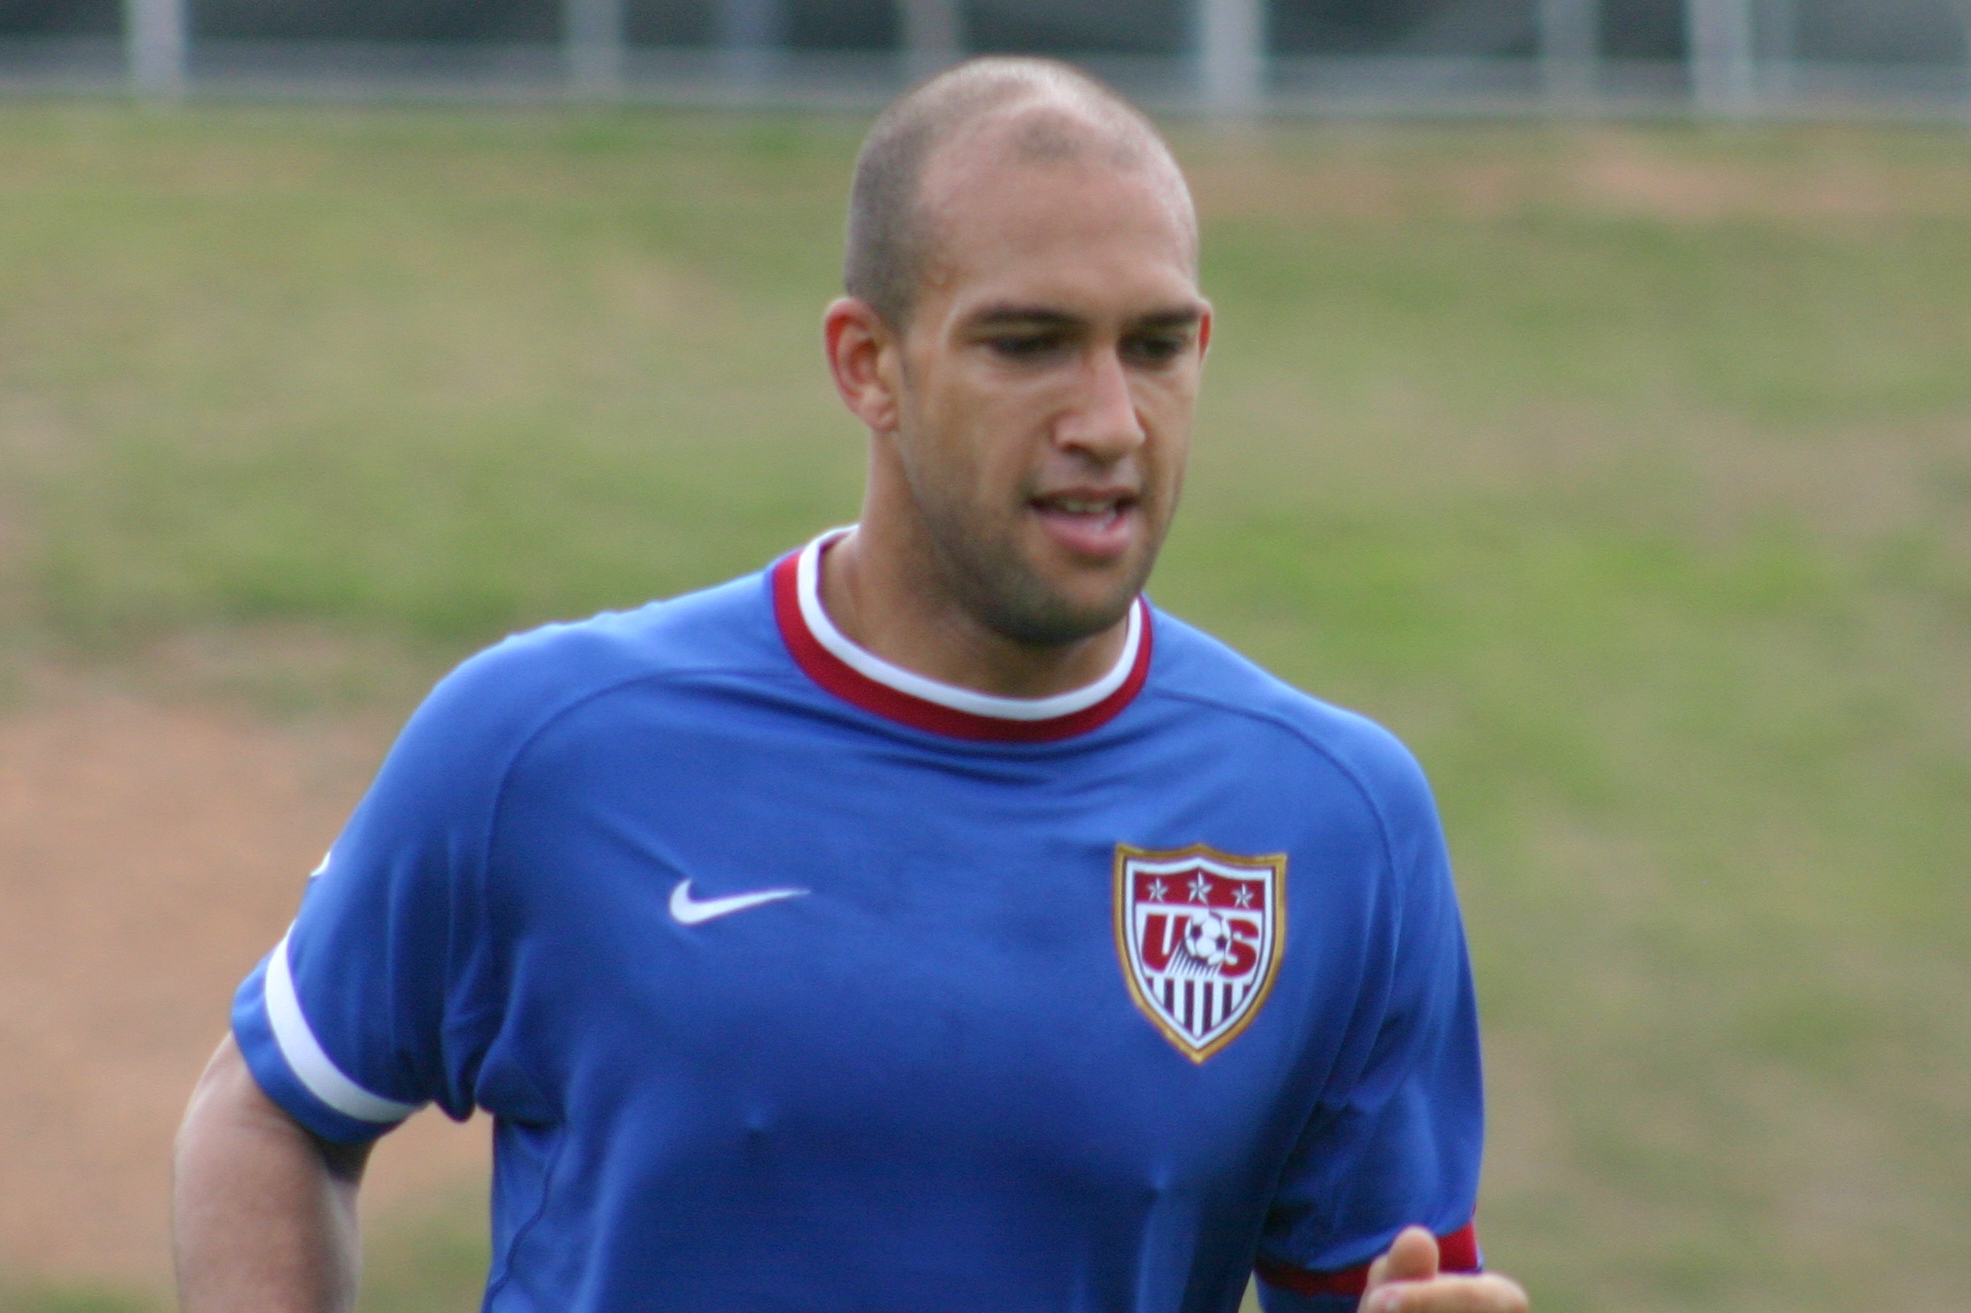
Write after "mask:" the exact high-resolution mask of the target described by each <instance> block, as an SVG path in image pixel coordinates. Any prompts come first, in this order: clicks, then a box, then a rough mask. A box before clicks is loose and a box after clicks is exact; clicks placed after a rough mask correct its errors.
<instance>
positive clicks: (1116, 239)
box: [879, 142, 1210, 644]
mask: <svg viewBox="0 0 1971 1313" xmlns="http://www.w3.org/2000/svg"><path fill="white" fill-rule="evenodd" d="M923 186H924V190H923V193H922V198H923V203H924V205H925V207H926V218H927V222H928V223H929V225H930V227H929V231H930V233H931V235H932V249H933V254H932V256H931V258H930V259H929V260H928V261H927V269H926V274H925V279H924V284H923V286H922V288H921V290H920V293H919V296H918V299H917V301H916V303H915V304H914V306H913V309H912V315H911V319H910V323H909V326H908V328H907V330H906V331H905V333H904V335H903V337H902V339H901V342H900V344H899V357H900V374H901V378H900V383H899V386H898V389H897V406H896V423H895V428H894V431H893V432H891V433H889V434H886V435H879V439H880V440H881V441H887V443H888V453H887V454H888V455H889V457H890V458H892V459H894V460H895V462H896V464H897V466H898V469H899V473H900V474H901V481H902V483H903V484H904V485H906V486H907V488H908V492H909V500H910V502H911V506H910V508H909V510H910V512H911V513H913V514H914V515H915V516H916V517H917V519H918V520H919V522H920V524H921V528H922V530H923V533H924V535H925V536H926V537H927V538H928V540H929V542H930V544H931V547H932V549H933V554H934V555H935V557H936V558H937V559H936V562H935V564H936V566H937V570H938V573H939V575H940V579H939V582H940V583H941V584H942V585H943V586H945V587H947V588H949V589H950V590H951V591H952V592H953V593H954V594H955V595H956V597H957V600H958V601H959V602H960V603H961V604H962V605H963V606H964V607H965V608H966V610H967V611H969V612H970V613H971V614H972V615H973V616H974V617H975V618H976V619H978V620H979V621H981V622H983V623H984V624H986V625H987V626H988V627H989V628H991V629H992V630H994V631H995V632H997V633H1000V634H1002V635H1004V636H1006V637H1009V638H1013V639H1015V640H1018V641H1021V642H1024V643H1031V644H1060V643H1068V642H1073V641H1075V640H1078V639H1081V638H1085V637H1087V636H1089V635H1091V634H1095V633H1098V632H1101V631H1103V630H1106V629H1108V628H1110V627H1112V626H1113V625H1115V624H1116V623H1117V622H1118V621H1119V620H1121V619H1122V618H1123V617H1124V616H1125V615H1126V614H1127V611H1128V607H1129V605H1130V602H1131V600H1132V599H1133V598H1134V597H1135V596H1136V594H1137V592H1138V591H1139V590H1140V589H1141V588H1142V586H1143V583H1144V581H1145V580H1146V579H1147V578H1148V576H1149V573H1150V567H1151V565H1152V564H1153V563H1154V562H1155V559H1156V554H1157V550H1158V548H1159V547H1160V546H1161V545H1162V543H1163V539H1164V534H1165V532H1166V531H1167V529H1168V528H1169V525H1170V519H1171V515H1172V513H1173V512H1174V511H1175V510H1176V507H1177V496H1178V490H1179V487H1180V485H1181V483H1182V480H1183V472H1184V461H1185V457H1186V454H1187V452H1188V450H1189V445H1190V437H1191V420H1192V412H1193V408H1194V406H1195V403H1196V398H1197V391H1198V383H1199V378H1200V371H1201V366H1202V360H1203V352H1204V344H1205V340H1206V336H1207V334H1208V331H1209V322H1210V321H1209V313H1210V312H1209V307H1208V306H1207V305H1206V303H1205V302H1204V300H1203V299H1202V298H1201V297H1200V296H1199V294H1198V289H1197V281H1196V277H1195V274H1194V271H1193V241H1192V234H1191V229H1190V227H1189V223H1188V217H1187V214H1188V212H1187V210H1186V209H1185V208H1183V206H1184V205H1185V204H1186V202H1184V201H1183V200H1182V199H1181V192H1176V191H1174V190H1173V189H1174V188H1178V187H1181V182H1179V181H1178V180H1177V179H1176V178H1175V177H1174V176H1172V177H1168V178H1166V177H1165V176H1164V175H1163V174H1161V173H1160V172H1158V171H1156V170H1154V169H1151V168H1139V169H1118V168H1116V167H1115V166H1113V165H1112V164H1110V163H1108V162H1107V161H1105V160H1103V159H1101V158H1099V157H1095V158H1079V159H1076V158H1070V159H1065V160H1064V159H1058V158H1057V159H1050V160H1047V161H1044V162H1038V163H1036V162H1030V161H1022V160H1020V159H1018V158H1015V157H1009V156H1008V155H1007V154H1006V153H1005V152H1004V151H994V150H992V149H991V145H990V143H989V142H986V143H974V144H972V145H970V146H968V145H967V144H965V143H963V142H961V143H958V144H955V145H953V146H951V147H948V148H947V149H946V150H944V151H942V152H940V154H939V155H938V156H937V157H935V158H934V159H933V160H932V161H931V164H930V167H929V168H928V169H927V170H926V176H925V179H924V184H923Z"/></svg>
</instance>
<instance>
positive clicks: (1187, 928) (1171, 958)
mask: <svg viewBox="0 0 1971 1313" xmlns="http://www.w3.org/2000/svg"><path fill="white" fill-rule="evenodd" d="M1286 893H1287V858H1286V854H1284V853H1275V854H1272V855H1270V856H1266V857H1235V856H1233V855H1232V854H1230V853H1221V852H1219V851H1218V850H1217V849H1215V848H1207V847H1206V846H1205V845H1203V844H1193V845H1192V846H1190V847H1189V848H1177V849H1172V850H1169V851H1165V852H1152V851H1148V850H1146V849H1142V848H1131V847H1130V846H1129V845H1128V844H1117V845H1116V948H1117V950H1118V951H1119V952H1120V953H1121V955H1122V973H1123V976H1124V977H1125V978H1126V979H1127V980H1128V981H1129V992H1130V994H1131V996H1133V997H1134V998H1135V1000H1136V1006H1137V1007H1139V1008H1141V1009H1143V1014H1144V1015H1145V1016H1147V1017H1148V1018H1149V1019H1150V1020H1151V1021H1152V1022H1154V1023H1155V1024H1156V1027H1157V1029H1158V1030H1161V1031H1162V1032H1163V1033H1164V1038H1166V1039H1168V1040H1169V1041H1170V1042H1171V1043H1172V1044H1175V1045H1176V1046H1177V1048H1178V1049H1179V1051H1181V1052H1182V1053H1183V1054H1184V1056H1186V1057H1188V1058H1189V1059H1191V1061H1193V1062H1203V1061H1204V1060H1205V1059H1206V1058H1208V1057H1210V1056H1211V1055H1212V1054H1214V1053H1216V1052H1218V1051H1219V1050H1220V1049H1222V1048H1224V1047H1225V1046H1226V1045H1227V1044H1230V1043H1231V1042H1232V1041H1233V1040H1235V1039H1237V1038H1238V1037H1239V1033H1240V1032H1241V1031H1243V1030H1244V1029H1245V1028H1246V1027H1247V1026H1249V1025H1251V1024H1252V1019H1253V1018H1254V1017H1255V1016H1257V1015H1258V1014H1259V1009H1260V1007H1261V1006H1262V1005H1264V1004H1265V1002H1266V995H1267V993H1268V992H1269V991H1270V990H1271V989H1272V988H1273V977H1274V975H1275V974H1277V973H1278V971H1279V969H1280V954H1281V952H1282V951H1283V950H1284V949H1285V947H1286V942H1287V907H1286Z"/></svg>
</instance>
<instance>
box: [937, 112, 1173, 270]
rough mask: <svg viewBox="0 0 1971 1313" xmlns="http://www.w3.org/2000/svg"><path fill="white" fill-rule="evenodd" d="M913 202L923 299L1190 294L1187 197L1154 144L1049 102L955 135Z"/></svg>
mask: <svg viewBox="0 0 1971 1313" xmlns="http://www.w3.org/2000/svg"><path fill="white" fill-rule="evenodd" d="M918 207H919V210H918V213H919V221H920V222H921V223H922V224H923V235H924V238H925V248H926V249H925V252H924V257H925V258H924V260H923V264H922V268H923V273H924V279H925V287H924V288H923V289H922V290H923V291H924V292H925V293H926V294H928V295H932V296H936V295H937V294H939V293H945V294H949V295H956V294H959V293H962V292H963V291H964V290H966V289H968V288H979V286H980V285H981V284H986V285H990V287H991V290H992V292H993V293H994V294H1012V295H1026V296H1041V297H1043V298H1046V297H1050V296H1073V295H1075V294H1077V293H1083V294H1086V293H1095V292H1102V291H1106V292H1108V293H1110V294H1111V295H1112V296H1113V295H1120V294H1125V293H1141V294H1144V295H1158V296H1162V297H1170V296H1174V295H1184V294H1188V295H1195V291H1196V229H1195V221H1194V220H1193V218H1192V216H1191V209H1190V199H1189V195H1188V193H1187V192H1186V191H1185V188H1184V182H1183V178H1182V176H1181V175H1180V174H1178V173H1177V170H1176V168H1175V166H1174V165H1173V164H1171V163H1170V161H1169V158H1168V156H1167V155H1165V154H1164V153H1163V152H1162V150H1161V147H1160V144H1159V143H1156V142H1155V141H1154V139H1149V140H1147V141H1146V140H1142V139H1134V140H1132V139H1131V137H1129V136H1128V135H1123V134H1118V133H1115V132H1112V131H1104V130H1103V129H1102V127H1101V126H1099V125H1091V124H1089V123H1087V122H1086V121H1084V120H1082V119H1080V118H1079V117H1078V116H1076V115H1074V114H1072V113H1067V112H1063V111H1061V110H1060V109H1059V108H1058V107H1055V106H1045V105H1043V106H1036V107H1032V108H1031V109H1028V110H1026V111H1022V112H1015V113H1012V114H1008V115H1004V116H1000V117H997V118H995V119H993V120H990V121H988V122H986V123H984V124H981V125H980V126H978V127H976V128H973V129H969V130H967V131H965V132H963V133H961V134H959V135H957V136H955V137H954V138H953V139H952V140H951V141H950V142H948V143H947V144H946V145H945V146H944V147H943V148H942V149H940V150H939V151H937V152H936V153H935V154H934V155H933V156H932V158H931V159H930V160H929V161H927V167H926V169H925V172H924V177H923V180H922V184H921V187H920V190H919V193H918ZM980 290H983V289H980Z"/></svg>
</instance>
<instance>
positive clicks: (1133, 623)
mask: <svg viewBox="0 0 1971 1313" xmlns="http://www.w3.org/2000/svg"><path fill="white" fill-rule="evenodd" d="M854 528H855V526H854V525H848V526H846V527H844V528H840V529H830V530H828V531H827V532H826V533H824V534H822V535H821V536H820V537H818V538H816V539H815V540H814V541H813V542H811V543H809V544H808V545H807V546H806V547H803V548H802V549H801V558H800V561H799V562H798V563H797V568H796V573H795V591H796V594H797V596H798V597H799V599H800V603H801V621H802V623H803V624H805V625H806V626H807V628H808V632H809V633H810V634H812V635H814V639H815V641H816V642H817V643H820V644H821V646H822V647H823V648H824V649H825V650H826V651H827V652H828V654H829V655H830V656H833V657H834V658H836V659H837V660H839V661H840V662H841V663H842V664H843V665H845V666H847V667H849V668H850V669H851V670H853V671H855V672H856V673H857V674H859V675H861V676H863V677H864V678H866V679H871V680H874V681H875V682H877V683H878V684H883V685H886V686H888V687H890V688H893V689H895V690H896V691H897V692H899V693H907V694H909V695H910V696H911V697H914V698H921V699H922V700H924V701H925V702H934V703H936V704H937V705H938V706H941V707H949V708H951V709H952V710H953V711H964V712H969V713H970V714H972V715H974V716H990V717H993V718H994V719H997V720H1028V721H1031V720H1053V719H1055V718H1056V717H1058V716H1072V715H1073V714H1075V713H1076V712H1077V711H1085V710H1087V709H1088V708H1089V707H1092V706H1094V705H1095V704H1096V703H1098V702H1100V701H1102V699H1104V698H1106V697H1108V696H1109V695H1110V694H1112V693H1114V692H1115V691H1116V690H1117V689H1119V688H1121V687H1122V685H1123V681H1125V680H1127V679H1128V678H1129V672H1130V671H1131V670H1133V669H1134V668H1135V666H1136V653H1137V650H1138V649H1139V648H1140V647H1141V646H1142V643H1143V599H1142V598H1140V597H1139V598H1137V599H1136V600H1135V601H1134V602H1132V603H1130V606H1129V630H1128V633H1127V634H1125V635H1124V637H1123V641H1122V654H1121V655H1120V656H1118V657H1117V658H1116V663H1115V665H1114V666H1112V667H1110V669H1109V673H1108V674H1106V675H1103V676H1102V677H1101V678H1100V679H1098V680H1096V681H1095V682H1094V683H1092V684H1084V685H1082V686H1081V687H1080V688H1077V689H1073V690H1071V691H1069V692H1066V693H1056V694H1055V695H1054V696H1052V697H1045V698H1006V697H998V696H996V695H994V694H991V693H976V692H973V691H972V690H971V689H969V688H959V687H958V686H957V685H956V684H945V683H940V682H939V681H938V680H935V679H926V678H925V677H924V676H922V675H918V674H913V673H912V672H910V671H908V670H905V669H904V668H903V667H902V666H898V665H893V664H891V663H890V662H888V661H885V660H883V658H881V657H879V656H877V655H876V654H875V653H874V652H871V651H869V650H868V649H867V648H863V647H858V646H857V645H856V644H855V643H853V642H850V641H849V639H848V637H847V636H846V635H844V634H843V633H842V631H841V630H839V629H837V628H835V622H834V621H833V620H830V619H829V618H828V612H827V611H825V610H823V609H822V605H821V552H822V549H823V548H825V547H827V546H828V545H829V544H830V543H832V542H834V541H835V540H836V539H838V538H841V537H843V536H845V535H846V534H848V533H850V532H852V531H853V530H854Z"/></svg>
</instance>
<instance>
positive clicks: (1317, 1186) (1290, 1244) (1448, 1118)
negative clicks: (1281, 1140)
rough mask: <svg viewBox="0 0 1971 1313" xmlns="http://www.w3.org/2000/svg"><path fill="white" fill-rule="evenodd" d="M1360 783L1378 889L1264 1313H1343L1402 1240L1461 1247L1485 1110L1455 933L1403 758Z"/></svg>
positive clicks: (1471, 1004)
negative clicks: (1380, 831) (1417, 1229)
mask: <svg viewBox="0 0 1971 1313" xmlns="http://www.w3.org/2000/svg"><path fill="white" fill-rule="evenodd" d="M1398 751H1399V752H1400V749H1398ZM1372 783H1373V784H1374V785H1375V786H1376V787H1374V789H1373V792H1372V795H1371V796H1372V797H1373V799H1374V801H1375V803H1376V804H1377V807H1378V810H1379V811H1380V813H1381V821H1382V825H1383V827H1384V829H1385V832H1386V836H1387V841H1386V853H1387V856H1386V859H1385V863H1386V866H1385V869H1384V870H1383V871H1382V872H1381V873H1380V875H1381V879H1382V880H1383V881H1384V882H1385V887H1384V889H1383V890H1382V891H1381V893H1382V896H1381V897H1379V898H1378V899H1377V905H1378V907H1379V909H1380V910H1379V913H1378V915H1377V916H1376V917H1374V918H1372V920H1371V924H1370V926H1369V927H1368V929H1367V931H1366V933H1367V934H1368V936H1369V938H1370V939H1371V941H1372V942H1371V944H1370V945H1369V951H1368V953H1367V955H1366V957H1365V961H1366V963H1367V970H1366V971H1365V973H1364V978H1363V980H1362V981H1361V982H1360V989H1361V997H1362V1000H1363V1002H1362V1006H1361V1008H1360V1010H1359V1012H1358V1014H1357V1019H1356V1021H1355V1023H1354V1024H1353V1026H1352V1027H1351V1034H1350V1035H1349V1036H1348V1037H1347V1039H1346V1040H1345V1042H1344V1044H1343V1052H1344V1053H1345V1054H1346V1055H1348V1056H1347V1057H1346V1059H1345V1060H1344V1062H1343V1063H1342V1064H1341V1068H1340V1070H1338V1071H1337V1073H1336V1074H1335V1076H1334V1077H1333V1079H1332V1080H1331V1082H1330V1084H1329V1086H1328V1087H1327V1088H1326V1089H1324V1090H1323V1091H1322V1092H1321V1095H1320V1097H1319V1099H1318V1100H1317V1102H1316V1105H1315V1108H1314V1112H1313V1114H1312V1116H1310V1118H1309V1119H1308V1122H1307V1124H1306V1126H1305V1127H1304V1128H1303V1130H1302V1133H1301V1136H1300V1139H1299V1141H1298V1142H1297V1143H1296V1145H1295V1146H1294V1149H1293V1151H1292V1153H1291V1155H1290V1157H1289V1160H1288V1163H1287V1165H1286V1169H1285V1171H1284V1172H1283V1173H1282V1175H1281V1178H1280V1182H1279V1186H1278V1188H1277V1191H1276V1193H1275V1196H1274V1198H1273V1200H1272V1201H1271V1206H1270V1208H1269V1210H1268V1214H1267V1219H1266V1224H1265V1230H1264V1234H1263V1236H1262V1238H1261V1243H1260V1248H1259V1258H1260V1264H1259V1266H1260V1274H1261V1277H1262V1293H1263V1294H1265V1295H1266V1296H1267V1303H1268V1305H1269V1307H1271V1308H1274V1309H1289V1308H1307V1309H1313V1308H1324V1307H1327V1304H1324V1303H1323V1302H1322V1300H1323V1299H1326V1300H1327V1301H1328V1303H1329V1304H1332V1305H1333V1306H1334V1307H1336V1308H1340V1307H1352V1301H1353V1295H1352V1294H1351V1293H1349V1292H1351V1291H1359V1289H1360V1284H1361V1279H1362V1277H1363V1276H1364V1275H1365V1268H1366V1264H1367V1263H1368V1262H1369V1261H1370V1260H1371V1259H1373V1258H1374V1257H1375V1256H1376V1255H1377V1254H1379V1253H1381V1252H1382V1251H1383V1250H1384V1249H1386V1248H1387V1247H1388V1245H1389V1243H1390V1241H1391V1240H1392V1239H1394V1237H1395V1236H1396V1234H1397V1233H1398V1232H1399V1231H1401V1230H1402V1228H1403V1227H1405V1226H1409V1225H1414V1224H1421V1225H1424V1226H1427V1227H1429V1228H1430V1229H1431V1230H1432V1231H1434V1232H1436V1233H1437V1234H1438V1235H1440V1236H1451V1237H1455V1240H1454V1243H1453V1244H1452V1245H1451V1246H1449V1247H1447V1254H1446V1257H1447V1260H1456V1259H1460V1258H1463V1257H1464V1255H1463V1254H1461V1253H1458V1252H1455V1251H1457V1250H1458V1249H1460V1247H1462V1246H1465V1245H1466V1243H1467V1242H1469V1241H1471V1236H1470V1234H1469V1232H1468V1230H1467V1228H1468V1227H1469V1224H1470V1222H1471V1217H1472V1211H1473V1208H1474V1206H1475V1202H1476V1197H1477V1187H1478V1168H1479V1159H1480V1155H1481V1152H1482V1148H1483V1140H1484V1099H1483V1086H1482V1079H1481V1072H1480V1065H1479V1044H1478V1013H1477V1002H1476V997H1475V994H1474V991H1473V987H1472V980H1471V970H1470V963H1469V958H1468V955H1467V951H1466V946H1465V937H1464V926H1463V921H1462V918H1461V917H1460V915H1459V911H1458V905H1457V896H1456V892H1455V890H1454V888H1453V886H1452V882H1451V871H1450V862H1449V858H1448V855H1447V853H1446V849H1445V844H1444V838H1443V832H1442V829H1441V827H1440V825H1439V822H1438V819H1437V813H1436V807H1435V804H1434V803H1433V801H1432V799H1431V797H1430V793H1429V789H1428V786H1427V785H1426V784H1425V782H1424V780H1423V776H1422V773H1421V771H1420V770H1418V769H1417V767H1416V766H1415V763H1414V761H1412V760H1411V759H1410V758H1409V756H1408V754H1407V753H1402V754H1401V756H1400V757H1398V758H1395V759H1394V761H1393V762H1392V763H1391V764H1390V765H1389V767H1388V768H1387V769H1386V771H1385V773H1384V774H1383V776H1382V777H1381V778H1380V779H1376V780H1373V781H1372ZM1476 1258H1477V1255H1476V1251H1475V1248H1472V1249H1471V1250H1470V1253H1469V1260H1468V1262H1467V1264H1466V1265H1474V1266H1475V1264H1476ZM1451 1265H1453V1266H1456V1265H1457V1263H1456V1262H1455V1261H1453V1262H1452V1264H1451ZM1318 1292H1329V1293H1328V1294H1326V1295H1321V1294H1319V1293H1318Z"/></svg>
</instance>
